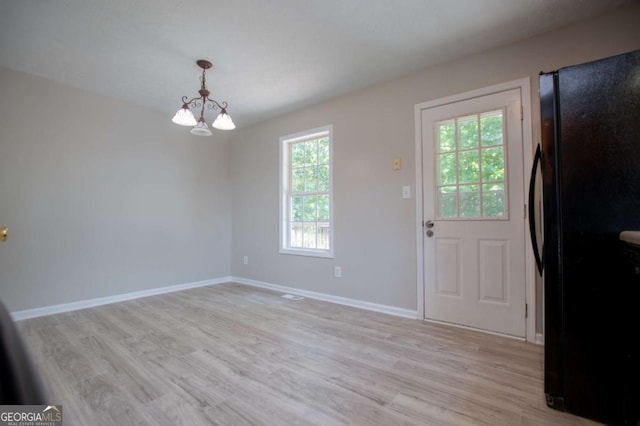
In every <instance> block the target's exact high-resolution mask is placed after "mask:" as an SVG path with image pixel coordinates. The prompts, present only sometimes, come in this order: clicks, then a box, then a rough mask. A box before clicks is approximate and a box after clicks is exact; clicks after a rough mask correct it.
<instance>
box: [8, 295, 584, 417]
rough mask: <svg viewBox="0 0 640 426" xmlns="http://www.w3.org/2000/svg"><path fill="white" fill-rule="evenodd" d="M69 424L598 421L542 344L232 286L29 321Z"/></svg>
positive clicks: (36, 353) (40, 362)
mask: <svg viewBox="0 0 640 426" xmlns="http://www.w3.org/2000/svg"><path fill="white" fill-rule="evenodd" d="M18 326H19V329H20V330H21V332H22V334H23V338H24V340H25V343H26V345H27V346H28V347H29V349H30V351H31V353H32V356H33V358H34V361H35V363H36V365H37V367H38V368H39V369H40V371H41V373H42V375H43V379H44V381H45V384H46V386H47V388H48V390H49V394H50V396H51V401H50V402H51V403H59V404H63V407H64V417H65V419H64V420H65V425H96V424H97V425H156V424H157V425H212V424H219V425H236V424H238V425H239V424H263V425H302V424H314V425H334V424H357V425H385V426H388V425H401V424H402V425H404V424H406V425H492V426H494V425H509V426H512V425H523V426H524V425H587V424H595V423H592V422H589V421H587V420H584V419H581V418H579V417H574V416H571V415H568V414H564V413H560V412H557V411H555V410H551V409H549V408H547V407H546V405H545V403H544V394H543V382H542V374H543V370H542V359H543V349H542V348H541V347H539V346H535V345H531V344H527V343H523V342H519V341H515V340H511V339H506V338H502V337H497V336H491V335H486V334H482V333H477V332H473V331H467V330H461V329H456V328H451V327H445V326H441V325H435V324H428V323H423V322H420V321H416V320H409V319H402V318H396V317H392V316H388V315H384V314H378V313H374V312H368V311H363V310H359V309H355V308H350V307H345V306H340V305H334V304H330V303H326V302H320V301H316V300H311V299H305V300H300V301H292V300H287V299H283V298H282V297H280V294H279V293H275V292H271V291H267V290H262V289H257V288H252V287H247V286H243V285H239V284H225V285H218V286H212V287H204V288H199V289H193V290H187V291H183V292H179V293H171V294H165V295H160V296H154V297H148V298H144V299H137V300H132V301H127V302H121V303H117V304H112V305H106V306H100V307H96V308H91V309H86V310H82V311H75V312H69V313H63V314H57V315H52V316H48V317H42V318H35V319H31V320H25V321H21V322H19V323H18Z"/></svg>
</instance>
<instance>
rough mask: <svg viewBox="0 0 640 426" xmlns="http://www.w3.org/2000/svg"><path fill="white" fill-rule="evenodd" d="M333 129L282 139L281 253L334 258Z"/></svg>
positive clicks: (308, 132)
mask: <svg viewBox="0 0 640 426" xmlns="http://www.w3.org/2000/svg"><path fill="white" fill-rule="evenodd" d="M331 142H332V128H331V126H326V127H322V128H319V129H313V130H309V131H307V132H303V133H298V134H295V135H290V136H284V137H282V138H280V145H281V147H280V149H281V200H280V201H281V231H280V234H281V235H280V252H281V253H289V254H301V255H309V256H320V257H333V227H332V222H333V220H332V179H331V177H332V175H331V163H332V161H331V160H332V158H331V154H332V149H331V148H332V146H331V145H332V143H331Z"/></svg>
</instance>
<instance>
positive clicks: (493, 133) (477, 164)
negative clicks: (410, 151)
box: [434, 109, 508, 220]
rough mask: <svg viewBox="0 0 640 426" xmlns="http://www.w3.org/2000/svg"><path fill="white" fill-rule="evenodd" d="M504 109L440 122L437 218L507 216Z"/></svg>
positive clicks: (437, 139)
mask: <svg viewBox="0 0 640 426" xmlns="http://www.w3.org/2000/svg"><path fill="white" fill-rule="evenodd" d="M504 116H505V114H504V110H502V109H499V110H494V111H488V112H484V113H480V114H474V115H467V116H463V117H456V118H452V119H448V120H443V121H439V122H437V123H435V126H434V130H435V135H434V136H435V141H436V143H435V144H434V147H435V151H436V152H435V154H436V158H437V162H436V167H437V170H436V182H437V184H436V190H437V194H438V196H437V209H436V212H437V218H438V219H465V220H469V219H508V214H507V213H508V212H507V206H508V203H507V188H506V187H507V176H506V173H505V170H506V156H505V150H506V144H505V140H504V139H505V138H504V133H505V132H504V128H505V122H504Z"/></svg>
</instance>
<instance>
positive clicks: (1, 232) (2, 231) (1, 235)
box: [0, 226, 9, 241]
mask: <svg viewBox="0 0 640 426" xmlns="http://www.w3.org/2000/svg"><path fill="white" fill-rule="evenodd" d="M8 236H9V228H7V227H6V226H4V227H2V228H0V241H7V237H8Z"/></svg>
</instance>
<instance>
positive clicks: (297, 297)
mask: <svg viewBox="0 0 640 426" xmlns="http://www.w3.org/2000/svg"><path fill="white" fill-rule="evenodd" d="M282 297H284V298H285V299H289V300H302V299H304V297H302V296H296V295H295V294H283V295H282Z"/></svg>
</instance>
